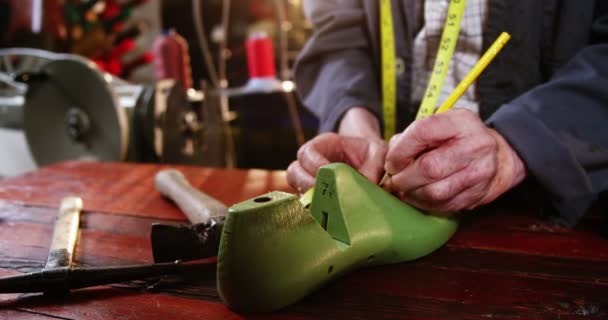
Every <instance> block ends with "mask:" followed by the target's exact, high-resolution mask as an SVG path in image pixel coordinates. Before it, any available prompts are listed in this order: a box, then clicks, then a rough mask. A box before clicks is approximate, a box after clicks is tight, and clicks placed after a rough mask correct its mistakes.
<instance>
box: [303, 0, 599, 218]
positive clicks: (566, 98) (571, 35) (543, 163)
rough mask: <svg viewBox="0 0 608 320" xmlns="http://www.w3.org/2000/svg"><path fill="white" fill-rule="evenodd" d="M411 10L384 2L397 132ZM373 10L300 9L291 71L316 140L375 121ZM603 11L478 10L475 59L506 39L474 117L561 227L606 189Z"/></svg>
mask: <svg viewBox="0 0 608 320" xmlns="http://www.w3.org/2000/svg"><path fill="white" fill-rule="evenodd" d="M411 1H412V0H410V1H407V0H393V2H392V3H393V20H394V24H395V30H394V31H395V38H396V45H395V47H396V51H397V52H396V54H397V56H398V57H400V58H401V59H402V60H403V61H404V62H405V65H406V72H404V73H403V74H401V75H398V77H397V88H398V95H397V103H398V119H399V123H398V126H400V129H404V128H405V127H406V126H407V125H408V124H409V123H410V122H411V121H412V120H413V118H414V115H415V112H416V111H417V108H418V105H413V104H412V103H410V101H409V97H410V74H409V72H408V71H407V69H408V66H409V65H411V63H410V62H411V51H412V50H411V45H412V39H413V36H414V35H415V32H414V30H411V29H412V28H415V24H414V23H411V22H410V21H415V20H416V19H415V17H416V16H415V14H417V12H416V10H413V9H412V8H413V7H414V6H412V5H411ZM413 1H415V0H413ZM378 3H379V1H377V0H359V1H355V0H343V1H340V0H333V1H330V0H325V1H315V0H313V1H310V2H309V3H307V13H308V15H309V18H310V19H311V21H312V23H313V25H314V26H315V33H314V35H313V37H312V38H311V40H310V41H309V43H308V44H307V46H306V47H305V48H304V50H303V52H302V54H301V56H300V57H299V60H298V63H297V64H296V70H295V80H296V84H297V89H298V93H299V94H300V96H301V98H302V100H303V102H304V104H305V105H306V106H307V107H308V108H309V109H310V110H311V111H312V112H313V113H314V114H315V115H317V117H319V119H320V131H332V130H334V129H335V128H336V124H337V123H338V121H339V119H340V117H341V116H342V115H343V114H344V112H345V111H346V110H348V109H349V108H352V107H354V106H361V107H365V108H367V109H368V110H370V111H371V112H372V113H373V114H375V115H376V116H378V118H381V115H382V103H381V95H380V92H381V88H380V83H381V81H380V74H379V69H378V66H379V64H380V48H379V46H378V44H379V30H378V9H379V8H378ZM607 3H608V2H607V1H597V3H596V2H595V1H591V0H586V1H580V0H545V1H530V0H489V1H488V17H487V19H486V21H487V25H486V26H485V28H484V35H483V39H484V40H483V42H484V50H485V49H486V48H487V47H489V46H490V45H491V44H492V42H493V41H494V40H495V39H496V38H497V37H498V35H499V34H500V33H501V32H502V31H506V32H509V33H510V34H511V36H512V39H511V41H510V42H509V43H508V44H507V45H506V46H505V48H504V49H503V51H502V52H501V53H500V54H499V55H498V56H497V57H496V59H495V60H494V61H493V62H492V63H491V64H490V65H489V66H488V68H487V69H486V70H485V71H484V73H483V74H482V75H481V76H480V78H479V81H478V82H477V86H478V94H479V99H480V115H481V117H482V118H483V119H487V123H488V124H489V125H491V126H493V127H495V128H496V130H497V131H499V132H500V133H501V134H502V135H503V136H505V138H506V139H507V140H508V141H509V143H510V144H511V145H512V146H513V147H514V149H515V150H516V151H517V152H518V153H519V155H520V157H521V158H522V159H523V161H524V162H525V164H526V167H527V169H528V171H529V174H530V176H531V177H532V178H533V179H536V180H537V182H538V183H540V184H541V186H542V187H543V189H544V190H545V191H546V192H547V194H548V195H549V199H550V201H551V204H552V205H553V208H555V209H557V210H556V221H558V222H559V223H562V224H565V225H569V226H573V225H574V224H576V222H577V221H578V220H579V219H580V217H581V216H582V215H583V213H584V212H585V211H586V210H587V209H588V208H589V206H590V205H591V204H592V203H593V201H594V200H595V199H596V197H597V195H598V194H599V193H600V192H601V191H605V190H607V189H608V44H596V43H600V42H604V43H606V42H608V39H607V38H608V4H607ZM604 15H606V17H604ZM408 22H409V23H408ZM400 40H401V41H400ZM499 108H500V109H499ZM496 110H498V111H496ZM490 116H491V117H490ZM488 118H489V119H488Z"/></svg>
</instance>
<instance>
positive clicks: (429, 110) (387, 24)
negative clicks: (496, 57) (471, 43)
mask: <svg viewBox="0 0 608 320" xmlns="http://www.w3.org/2000/svg"><path fill="white" fill-rule="evenodd" d="M465 5H466V0H451V1H450V6H449V7H448V14H447V17H446V22H445V26H444V28H443V33H442V35H441V42H440V43H439V49H438V50H437V58H436V59H435V65H434V66H433V72H432V74H431V79H430V80H429V84H428V86H427V88H426V91H425V93H424V97H423V98H422V103H421V104H420V108H419V109H418V113H417V114H416V119H421V118H424V117H427V116H430V115H432V114H433V112H434V111H435V108H436V107H437V101H438V99H439V94H440V92H441V88H442V87H443V82H444V81H445V77H446V75H447V72H448V66H449V64H450V60H451V59H452V55H453V54H454V49H455V48H456V42H457V41H458V34H459V33H460V21H461V20H462V13H463V12H464V8H465ZM380 40H381V44H382V47H381V50H382V112H383V115H384V138H385V139H387V140H388V139H390V138H391V137H392V136H393V135H394V134H395V125H396V124H395V122H396V116H395V114H396V111H395V109H396V93H397V90H396V72H395V69H396V66H395V63H396V62H395V37H394V32H393V17H392V8H391V0H381V1H380Z"/></svg>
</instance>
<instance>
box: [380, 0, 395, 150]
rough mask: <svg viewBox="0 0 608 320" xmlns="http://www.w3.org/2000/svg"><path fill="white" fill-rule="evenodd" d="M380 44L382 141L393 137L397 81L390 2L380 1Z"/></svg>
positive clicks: (388, 0)
mask: <svg viewBox="0 0 608 320" xmlns="http://www.w3.org/2000/svg"><path fill="white" fill-rule="evenodd" d="M380 44H381V48H380V50H381V51H382V71H381V72H382V114H383V121H384V139H386V140H389V139H390V138H391V137H392V136H393V135H395V126H396V122H397V119H396V115H395V114H396V111H395V109H396V105H397V98H396V95H397V83H396V82H397V79H396V74H397V73H396V65H395V36H394V31H393V13H392V9H391V0H380Z"/></svg>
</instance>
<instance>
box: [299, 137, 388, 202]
mask: <svg viewBox="0 0 608 320" xmlns="http://www.w3.org/2000/svg"><path fill="white" fill-rule="evenodd" d="M387 149H388V145H387V143H386V142H385V141H383V140H381V139H379V138H362V137H349V136H344V135H338V134H335V133H324V134H321V135H318V136H317V137H315V138H314V139H312V140H310V141H308V142H307V143H306V144H304V145H303V146H302V147H301V148H300V150H298V160H296V161H294V162H292V163H291V165H290V166H289V168H287V181H288V182H289V184H290V185H291V186H292V187H293V188H294V189H296V190H298V191H300V192H303V191H306V190H307V189H309V188H310V187H312V186H313V185H314V183H315V177H316V175H317V170H318V169H319V168H320V167H322V166H324V165H326V164H329V163H333V162H344V163H347V164H349V165H350V166H352V167H353V168H355V169H356V170H357V171H359V173H361V174H362V175H364V176H365V177H367V178H368V179H369V180H371V181H372V182H374V183H378V181H379V180H380V178H381V176H382V173H383V170H384V169H383V166H384V158H385V156H386V151H387Z"/></svg>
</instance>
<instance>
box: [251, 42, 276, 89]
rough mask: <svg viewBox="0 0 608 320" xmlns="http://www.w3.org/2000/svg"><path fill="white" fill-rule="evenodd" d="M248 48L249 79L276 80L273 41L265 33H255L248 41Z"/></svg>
mask: <svg viewBox="0 0 608 320" xmlns="http://www.w3.org/2000/svg"><path fill="white" fill-rule="evenodd" d="M246 48H247V65H248V66H249V78H271V77H272V78H275V77H276V74H277V71H276V68H275V65H274V49H273V47H272V40H270V38H268V36H267V35H266V34H265V33H254V34H253V35H251V36H250V37H249V39H247V43H246Z"/></svg>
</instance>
